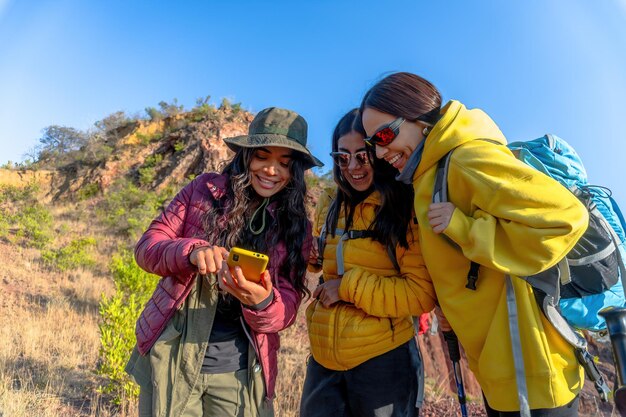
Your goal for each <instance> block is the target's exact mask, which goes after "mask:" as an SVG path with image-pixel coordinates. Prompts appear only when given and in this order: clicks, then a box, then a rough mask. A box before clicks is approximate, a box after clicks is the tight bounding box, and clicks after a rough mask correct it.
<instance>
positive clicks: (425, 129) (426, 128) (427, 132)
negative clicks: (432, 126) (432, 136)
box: [422, 126, 430, 136]
mask: <svg viewBox="0 0 626 417" xmlns="http://www.w3.org/2000/svg"><path fill="white" fill-rule="evenodd" d="M422 133H423V134H424V136H428V134H429V133H430V130H428V126H426V127H425V128H424V129H422Z"/></svg>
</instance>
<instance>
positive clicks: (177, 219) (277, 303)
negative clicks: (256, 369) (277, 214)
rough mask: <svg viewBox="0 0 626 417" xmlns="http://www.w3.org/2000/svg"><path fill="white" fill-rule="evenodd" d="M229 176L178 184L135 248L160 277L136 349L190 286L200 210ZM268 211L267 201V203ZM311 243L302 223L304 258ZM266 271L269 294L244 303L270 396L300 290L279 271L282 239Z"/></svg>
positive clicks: (148, 344) (146, 346) (148, 342)
mask: <svg viewBox="0 0 626 417" xmlns="http://www.w3.org/2000/svg"><path fill="white" fill-rule="evenodd" d="M227 180H228V178H227V177H226V176H224V175H221V174H217V173H209V174H203V175H201V176H199V177H197V178H196V179H194V180H193V181H192V182H191V183H190V184H189V185H187V186H186V187H185V188H183V189H182V190H181V191H180V193H178V195H177V196H176V197H175V198H174V200H172V202H171V203H170V205H169V206H168V207H167V209H166V210H165V212H163V213H162V214H161V215H159V217H157V218H156V219H155V220H153V221H152V223H151V224H150V227H149V228H148V230H147V231H146V232H145V233H144V235H143V236H142V237H141V239H140V240H139V242H138V243H137V246H136V247H135V259H136V260H137V264H139V266H141V267H142V268H143V269H145V270H146V271H148V272H151V273H153V274H157V275H160V276H161V277H163V278H162V279H161V280H160V281H159V283H158V285H157V288H156V290H155V291H154V294H152V297H151V298H150V300H149V301H148V303H147V304H146V306H145V308H144V310H143V312H142V313H141V316H140V317H139V320H137V325H136V328H135V334H136V336H137V348H138V350H139V352H140V353H141V354H142V355H145V354H146V353H148V352H149V350H150V349H151V348H152V346H153V344H154V343H155V342H156V340H157V339H158V338H159V336H160V334H161V332H162V331H163V329H164V328H165V326H166V324H167V322H168V321H169V320H170V319H171V318H172V316H173V315H174V313H175V312H176V309H177V308H178V307H179V306H180V305H181V304H182V303H183V301H184V300H185V298H186V297H187V296H188V295H189V293H190V291H191V288H192V287H193V283H194V280H193V277H194V275H195V274H196V272H197V271H196V267H195V266H194V265H192V264H191V263H190V262H189V254H190V253H191V252H192V251H193V249H194V248H196V247H197V246H202V245H208V242H206V241H205V240H203V239H202V238H201V236H203V235H204V232H203V228H202V215H203V214H204V213H205V212H206V211H207V209H208V208H209V207H211V205H212V204H213V200H214V199H220V198H222V197H223V196H224V194H225V189H226V183H227ZM268 210H269V211H270V214H272V213H273V207H272V204H270V205H269V206H268ZM310 248H311V227H310V225H309V227H308V228H307V237H306V239H305V241H304V245H303V248H302V253H303V256H304V258H305V259H308V254H309V250H310ZM269 257H270V263H269V266H268V270H269V272H270V274H271V276H272V281H273V284H274V288H273V290H274V299H273V301H272V302H271V303H270V304H269V305H268V306H267V307H266V308H265V309H263V310H259V311H255V310H251V309H248V308H245V307H243V308H242V311H243V317H244V319H245V320H246V322H247V323H248V325H249V327H250V329H251V333H252V337H253V339H254V342H255V349H256V352H257V356H258V358H259V361H260V363H261V366H262V368H263V375H264V378H265V386H266V391H267V397H268V398H270V399H272V398H273V397H274V387H275V382H276V375H277V373H278V366H277V352H278V348H279V347H280V338H279V336H278V332H279V331H281V330H283V329H285V328H287V327H288V326H290V325H291V324H293V322H294V321H295V319H296V313H297V311H298V307H299V305H300V301H301V298H300V295H299V294H298V292H297V291H296V290H295V288H294V287H293V286H292V285H291V283H290V282H289V280H288V279H287V278H286V277H283V276H281V275H280V274H279V270H280V267H281V266H282V264H283V262H284V261H285V260H286V257H287V252H286V247H285V244H284V242H280V243H279V244H278V245H276V246H275V247H274V248H272V249H270V253H269Z"/></svg>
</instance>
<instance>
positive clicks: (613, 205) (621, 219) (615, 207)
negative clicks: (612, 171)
mask: <svg viewBox="0 0 626 417" xmlns="http://www.w3.org/2000/svg"><path fill="white" fill-rule="evenodd" d="M609 201H610V202H611V208H612V209H613V211H614V212H615V214H617V218H618V219H619V222H620V224H621V225H622V229H624V231H625V232H626V221H625V220H624V215H623V214H622V211H621V210H620V209H619V206H618V205H617V201H615V199H614V198H613V197H612V196H610V195H609Z"/></svg>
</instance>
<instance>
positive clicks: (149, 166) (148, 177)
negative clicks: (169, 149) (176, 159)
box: [138, 154, 163, 185]
mask: <svg viewBox="0 0 626 417" xmlns="http://www.w3.org/2000/svg"><path fill="white" fill-rule="evenodd" d="M162 160H163V155H161V154H154V155H150V156H148V157H147V158H146V160H145V161H144V163H143V165H142V167H141V168H139V170H138V171H139V183H140V184H141V185H149V184H151V183H152V181H154V178H155V177H156V169H155V167H156V166H157V165H158V164H159V163H160V162H161V161H162Z"/></svg>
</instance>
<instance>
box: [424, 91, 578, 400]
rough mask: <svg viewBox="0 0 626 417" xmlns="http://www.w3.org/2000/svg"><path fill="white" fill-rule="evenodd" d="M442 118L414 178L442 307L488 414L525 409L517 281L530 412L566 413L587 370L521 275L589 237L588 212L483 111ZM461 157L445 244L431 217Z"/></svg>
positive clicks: (452, 108) (457, 109) (451, 185)
mask: <svg viewBox="0 0 626 417" xmlns="http://www.w3.org/2000/svg"><path fill="white" fill-rule="evenodd" d="M441 113H442V117H441V119H440V120H439V121H438V122H437V124H436V125H435V126H434V127H433V129H432V131H431V132H430V134H429V135H428V136H427V138H426V143H425V146H424V152H423V155H422V159H421V162H420V163H419V165H418V167H417V169H416V171H415V173H414V175H413V187H414V190H415V211H416V215H417V218H418V222H419V223H420V224H421V226H422V227H421V228H420V229H419V236H420V243H421V245H422V255H423V259H424V261H425V262H426V266H427V268H428V271H429V273H430V275H431V277H432V280H433V284H434V286H435V290H436V293H437V298H438V299H439V303H440V305H441V307H442V310H443V312H444V314H445V316H446V318H447V319H448V321H449V322H450V324H451V325H452V327H453V329H454V330H455V331H456V333H457V336H458V338H459V341H460V343H461V345H462V346H463V348H464V349H465V353H466V355H467V358H468V361H469V366H470V369H471V370H472V371H473V372H474V374H475V375H476V378H477V379H478V381H479V383H480V385H481V387H482V389H483V391H484V393H485V396H486V397H487V401H488V402H489V405H490V406H491V407H492V408H494V409H496V410H499V411H515V410H519V402H518V391H517V384H516V382H515V369H514V365H513V357H512V351H511V337H510V334H509V323H508V313H507V305H506V287H505V274H510V275H511V276H512V281H513V287H514V291H515V296H516V300H517V312H518V315H519V326H520V333H521V341H522V352H523V356H524V364H525V368H526V382H527V385H528V395H529V403H530V408H531V409H536V408H555V407H559V406H562V405H565V404H567V403H568V402H570V401H571V400H573V399H574V397H575V396H576V395H577V393H578V392H579V391H580V389H581V388H582V385H583V371H582V368H581V367H580V366H579V364H578V362H577V360H576V357H575V356H574V351H573V348H572V347H571V346H570V345H569V344H568V343H567V342H566V341H565V340H564V339H562V338H561V336H560V335H559V334H558V333H557V332H556V330H555V329H554V328H553V327H552V326H551V325H550V324H549V322H548V321H547V320H546V318H545V317H544V316H543V314H542V312H541V311H540V310H539V307H538V305H537V303H536V301H535V298H534V295H533V291H532V288H531V287H530V286H529V285H528V284H527V283H526V282H525V281H524V280H522V279H519V278H517V276H527V275H533V274H536V273H538V272H540V271H543V270H546V269H547V268H549V267H551V266H553V265H554V264H556V263H557V262H558V261H559V260H560V259H561V258H563V257H564V256H565V255H566V254H567V252H568V251H569V250H570V249H571V248H572V247H573V246H574V244H575V242H576V241H577V240H578V239H579V238H580V236H581V235H582V234H583V233H584V231H585V229H586V227H587V224H588V216H587V211H586V209H585V208H584V207H583V205H582V204H581V203H580V202H579V201H578V199H577V198H576V197H574V195H573V194H571V193H570V192H569V191H568V190H567V189H565V188H564V187H562V186H561V185H560V184H558V183H557V182H556V181H554V180H553V179H551V178H549V177H547V176H546V175H544V174H542V173H540V172H538V171H536V170H534V169H533V168H531V167H529V166H527V165H525V164H524V163H522V162H521V161H519V160H517V159H516V158H515V157H514V156H513V154H512V153H511V152H510V151H509V149H508V148H507V147H506V146H503V145H505V144H506V139H505V138H504V136H503V134H502V132H500V129H499V128H498V127H497V126H496V124H495V123H494V122H493V121H492V120H491V119H490V118H489V116H487V115H486V114H485V113H484V112H482V111H481V110H478V109H473V110H468V109H466V108H465V106H463V105H462V104H461V103H459V102H457V101H451V102H449V103H448V104H447V105H446V106H445V107H444V108H443V109H442V112H441ZM479 139H488V140H490V141H496V142H498V143H500V144H502V145H498V144H495V143H492V142H488V141H485V140H479ZM453 149H454V152H453V153H452V157H451V160H450V167H449V171H448V195H449V199H450V202H451V203H453V204H454V205H455V207H456V209H455V210H454V213H453V215H452V218H451V220H450V223H449V225H448V226H447V228H446V229H445V231H444V232H443V234H444V235H445V237H444V236H442V235H437V234H435V233H434V232H433V231H432V228H431V227H430V226H429V222H428V217H427V212H428V207H429V205H430V204H431V202H432V194H433V187H434V182H435V172H436V168H437V162H438V161H439V160H440V159H441V158H443V157H444V156H445V155H446V154H447V153H448V152H449V151H451V150H453ZM446 237H447V239H446ZM451 242H453V243H451ZM455 245H456V246H455ZM470 260H472V261H474V262H476V263H478V264H480V265H481V266H480V270H479V277H478V281H477V289H476V290H475V291H474V290H470V289H467V288H465V285H466V283H467V273H468V271H469V267H470Z"/></svg>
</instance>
